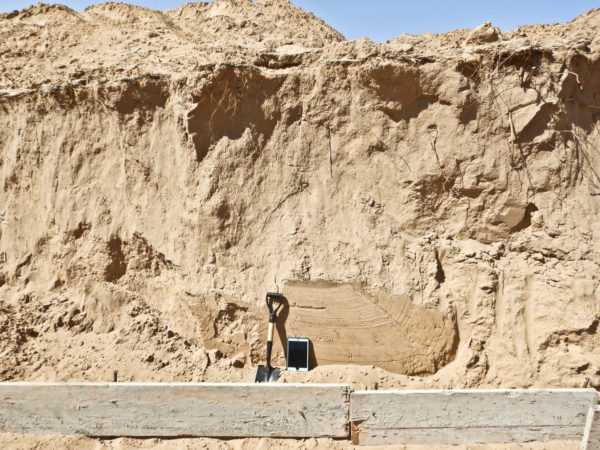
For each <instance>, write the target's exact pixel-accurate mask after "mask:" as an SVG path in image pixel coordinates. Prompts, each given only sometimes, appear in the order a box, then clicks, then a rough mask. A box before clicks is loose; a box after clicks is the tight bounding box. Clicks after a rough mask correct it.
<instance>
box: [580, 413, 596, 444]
mask: <svg viewBox="0 0 600 450" xmlns="http://www.w3.org/2000/svg"><path fill="white" fill-rule="evenodd" d="M581 449H582V450H600V406H594V407H592V408H590V409H589V411H588V415H587V421H586V423H585V431H584V433H583V440H582V441H581Z"/></svg>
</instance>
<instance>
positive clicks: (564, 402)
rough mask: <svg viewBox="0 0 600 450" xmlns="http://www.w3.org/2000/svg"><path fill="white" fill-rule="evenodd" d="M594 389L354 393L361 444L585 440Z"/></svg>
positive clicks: (355, 437)
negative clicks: (583, 437)
mask: <svg viewBox="0 0 600 450" xmlns="http://www.w3.org/2000/svg"><path fill="white" fill-rule="evenodd" d="M596 404H597V394H596V391H595V390H594V389H530V390H525V389H515V390H451V391H439V390H432V391H387V392H386V391H378V392H374V391H361V392H354V393H352V396H351V407H350V420H351V423H352V432H353V435H352V441H353V442H354V443H356V444H361V445H386V444H403V445H407V444H466V443H518V442H528V441H547V440H573V439H575V440H580V439H581V438H582V435H583V430H584V426H585V421H586V415H587V412H588V409H589V408H590V407H591V406H593V405H596Z"/></svg>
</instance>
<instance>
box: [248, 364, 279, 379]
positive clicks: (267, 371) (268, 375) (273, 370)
mask: <svg viewBox="0 0 600 450" xmlns="http://www.w3.org/2000/svg"><path fill="white" fill-rule="evenodd" d="M278 378H279V367H268V366H258V370H257V371H256V378H255V379H254V382H255V383H270V382H272V381H277V379H278Z"/></svg>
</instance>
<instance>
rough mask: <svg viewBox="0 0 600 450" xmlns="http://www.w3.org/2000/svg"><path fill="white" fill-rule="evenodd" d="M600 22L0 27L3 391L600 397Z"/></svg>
mask: <svg viewBox="0 0 600 450" xmlns="http://www.w3.org/2000/svg"><path fill="white" fill-rule="evenodd" d="M599 27H600V10H595V11H590V12H588V13H586V14H584V15H582V16H580V17H579V18H577V19H575V20H574V21H572V22H570V23H566V24H556V25H536V26H527V27H521V28H519V29H517V30H514V31H510V32H501V31H500V30H498V29H497V28H495V27H493V25H492V24H483V25H482V26H480V27H478V28H477V29H475V30H458V31H454V32H451V33H447V34H443V35H432V34H426V35H422V36H413V35H401V36H400V37H398V38H396V39H393V40H391V41H389V42H387V43H385V44H375V43H373V42H371V41H369V40H368V39H358V40H356V41H346V40H345V39H344V38H343V36H341V35H340V34H339V33H338V32H336V31H335V30H333V29H331V28H330V27H328V26H327V25H326V24H324V23H323V22H322V21H321V20H319V19H317V18H315V17H314V16H313V15H311V14H308V13H305V12H303V11H301V10H300V9H298V8H296V7H294V6H293V5H291V4H290V3H289V2H288V1H287V0H260V1H258V2H256V3H254V2H252V1H250V0H216V1H215V2H213V3H210V4H205V3H189V4H184V5H182V6H181V7H180V8H178V9H175V10H168V11H163V12H159V11H151V10H148V9H144V8H139V7H134V6H129V5H125V4H119V3H106V4H103V5H99V6H94V7H90V8H88V9H86V10H85V11H84V12H82V13H77V12H75V11H72V10H70V9H68V8H66V7H64V6H59V5H53V6H49V5H41V4H40V5H38V6H35V7H31V8H28V9H26V10H23V11H20V12H13V13H9V14H3V15H0V152H1V153H0V182H1V186H2V193H1V194H0V210H6V218H7V220H8V225H0V232H1V235H0V261H4V255H6V261H5V262H1V263H0V343H1V345H0V348H1V349H2V350H0V378H1V379H2V380H4V381H6V380H43V381H55V380H60V381H67V380H69V381H84V380H85V381H110V380H112V373H113V371H114V370H118V372H119V379H120V380H122V381H151V380H152V381H253V379H254V374H255V371H256V365H257V364H259V363H261V362H263V361H264V359H263V358H264V355H263V354H264V342H265V339H266V327H265V322H266V319H267V313H266V307H265V305H264V294H265V292H266V291H267V290H274V289H276V287H277V286H278V287H279V288H280V289H281V290H282V291H283V293H284V294H286V295H287V296H288V305H287V308H286V312H285V314H284V315H283V316H282V321H281V322H280V323H279V327H278V328H279V331H280V333H279V336H280V338H279V339H281V337H282V336H285V335H286V334H287V335H288V336H292V335H301V336H307V337H310V338H311V339H312V341H313V343H314V344H315V345H314V347H315V355H314V358H313V359H315V360H316V363H317V364H318V366H317V367H316V368H315V369H314V370H312V371H310V372H309V373H307V374H293V373H284V374H283V376H282V379H283V381H290V382H291V381H313V382H344V383H350V384H352V386H353V387H355V388H361V387H363V388H369V387H371V386H373V384H374V383H375V382H377V383H378V385H379V388H380V389H388V388H406V387H411V388H417V387H421V388H479V387H502V388H516V387H579V386H581V385H582V384H583V382H584V380H585V379H586V378H589V379H590V380H591V385H592V386H594V387H598V386H600V353H598V352H597V351H595V349H597V348H598V347H599V346H600V336H599V335H598V331H597V328H598V321H599V319H600V307H599V300H600V289H599V277H600V214H599V211H600V128H599V126H598V121H599V119H600V59H599V56H600V37H599V36H598V33H597V30H598V28H599ZM288 321H289V322H288ZM286 324H287V325H286ZM340 324H342V325H340ZM344 326H345V327H351V328H352V334H353V336H355V339H350V338H349V337H348V336H346V335H343V333H342V335H340V337H339V338H336V337H335V336H336V334H335V332H336V328H340V329H343V327H344ZM290 330H292V331H293V334H290V333H292V331H290ZM282 349H283V346H282V342H281V340H278V341H277V342H276V350H277V352H276V362H277V364H278V365H280V366H281V365H283V364H284V359H283V350H282ZM90 442H91V441H90ZM57 445H59V444H57ZM73 445H79V444H73ZM86 445H87V444H86ZM90 445H95V444H90ZM98 445H100V444H98ZM102 445H104V444H102ZM110 445H112V444H110ZM119 445H120V444H119ZM136 445H137V444H136ZM224 445H225V444H224ZM269 445H270V444H269ZM340 445H341V444H340ZM107 448H113V447H107ZM114 448H120V447H118V446H117V447H114ZM165 448H166V447H165Z"/></svg>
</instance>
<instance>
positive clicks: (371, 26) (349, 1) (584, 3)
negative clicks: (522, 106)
mask: <svg viewBox="0 0 600 450" xmlns="http://www.w3.org/2000/svg"><path fill="white" fill-rule="evenodd" d="M45 2H46V3H52V0H45ZM59 2H60V3H63V4H65V5H67V6H69V7H71V8H73V9H76V10H82V9H84V8H85V7H87V6H89V5H92V4H96V3H101V2H99V1H94V0H62V1H59ZM34 3H36V1H33V0H0V11H12V10H13V9H23V8H26V7H27V6H30V5H32V4H34ZM127 3H132V4H136V5H140V6H145V7H147V8H152V9H169V8H176V7H177V6H179V5H180V4H181V3H183V0H129V1H127ZM292 3H294V4H295V5H296V6H299V7H301V8H303V9H305V10H307V11H311V12H313V13H314V14H315V15H316V16H318V17H320V18H322V19H323V20H325V22H327V23H328V24H329V25H331V26H333V27H334V28H335V29H337V30H338V31H340V32H341V33H342V34H343V35H344V36H346V37H347V38H348V39H356V38H358V37H361V36H367V37H369V38H371V39H372V40H374V41H376V42H383V41H386V40H388V39H392V38H394V37H396V36H398V35H400V34H402V33H425V32H428V31H431V32H433V33H443V32H445V31H451V30H455V29H457V28H474V27H476V26H477V25H479V24H481V23H483V22H485V21H488V20H489V21H491V22H492V23H493V24H494V25H495V26H497V27H499V28H501V29H502V30H511V29H514V28H516V27H518V26H519V25H528V24H535V23H553V22H565V21H568V20H571V19H573V18H575V17H577V16H578V15H579V14H581V13H583V12H585V11H588V10H590V9H592V8H598V7H600V0H596V1H590V0H495V1H490V0H477V1H475V0H463V1H456V0H454V1H452V0H427V1H419V0H411V1H405V0H292Z"/></svg>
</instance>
